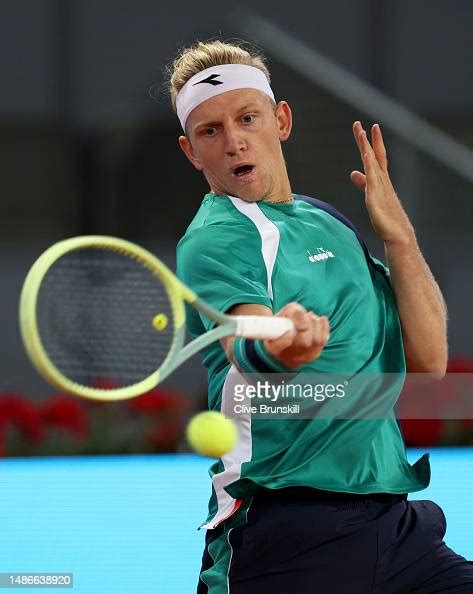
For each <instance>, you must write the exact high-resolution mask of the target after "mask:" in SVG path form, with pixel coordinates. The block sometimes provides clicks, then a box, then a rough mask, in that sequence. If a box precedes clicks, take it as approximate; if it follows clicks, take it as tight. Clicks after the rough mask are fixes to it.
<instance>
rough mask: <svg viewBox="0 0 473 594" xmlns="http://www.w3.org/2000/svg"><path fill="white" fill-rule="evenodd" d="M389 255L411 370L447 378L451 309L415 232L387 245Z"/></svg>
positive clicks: (386, 249)
mask: <svg viewBox="0 0 473 594" xmlns="http://www.w3.org/2000/svg"><path fill="white" fill-rule="evenodd" d="M385 252H386V259H387V263H388V266H389V270H390V276H391V284H392V287H393V290H394V294H395V296H396V302H397V306H398V310H399V317H400V319H401V325H402V332H403V343H404V350H405V355H406V363H407V370H408V371H409V372H411V373H434V374H436V375H439V376H443V375H444V374H445V370H446V367H447V358H448V347H447V308H446V305H445V301H444V299H443V296H442V293H441V291H440V288H439V286H438V284H437V283H436V281H435V279H434V277H433V275H432V273H431V271H430V268H429V267H428V265H427V263H426V261H425V259H424V257H423V255H422V253H421V251H420V249H419V246H418V245H417V241H416V239H415V235H414V233H412V236H411V237H410V238H409V239H406V240H405V241H403V242H396V243H385Z"/></svg>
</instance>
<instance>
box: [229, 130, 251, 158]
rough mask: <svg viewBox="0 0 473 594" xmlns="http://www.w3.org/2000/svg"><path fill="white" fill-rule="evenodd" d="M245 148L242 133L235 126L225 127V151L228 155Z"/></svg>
mask: <svg viewBox="0 0 473 594" xmlns="http://www.w3.org/2000/svg"><path fill="white" fill-rule="evenodd" d="M245 149H246V141H245V138H244V134H243V132H242V131H241V130H239V129H238V128H237V127H235V126H230V127H227V128H226V129H225V152H226V153H227V154H228V155H235V154H237V153H239V152H241V151H243V150H245Z"/></svg>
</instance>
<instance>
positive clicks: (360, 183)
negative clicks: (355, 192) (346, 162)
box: [350, 171, 366, 192]
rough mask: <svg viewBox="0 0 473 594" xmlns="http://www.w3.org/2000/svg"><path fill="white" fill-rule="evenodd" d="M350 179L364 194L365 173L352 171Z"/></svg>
mask: <svg viewBox="0 0 473 594" xmlns="http://www.w3.org/2000/svg"><path fill="white" fill-rule="evenodd" d="M350 179H351V181H352V182H353V183H354V184H355V186H356V187H357V188H358V189H359V190H361V191H362V192H364V191H365V188H366V175H365V174H364V173H361V171H352V172H351V173H350Z"/></svg>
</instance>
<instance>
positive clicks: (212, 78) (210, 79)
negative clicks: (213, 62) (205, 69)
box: [192, 74, 223, 87]
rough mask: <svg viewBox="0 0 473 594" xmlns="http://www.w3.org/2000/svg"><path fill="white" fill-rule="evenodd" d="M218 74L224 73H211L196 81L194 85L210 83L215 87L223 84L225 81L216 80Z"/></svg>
mask: <svg viewBox="0 0 473 594" xmlns="http://www.w3.org/2000/svg"><path fill="white" fill-rule="evenodd" d="M217 76H222V75H221V74H211V75H210V76H208V77H207V78H204V80H199V82H196V83H194V84H193V85H192V86H193V87H195V85H201V84H203V83H208V84H209V85H213V86H214V87H215V86H216V85H223V82H222V81H221V80H215V79H216V78H217Z"/></svg>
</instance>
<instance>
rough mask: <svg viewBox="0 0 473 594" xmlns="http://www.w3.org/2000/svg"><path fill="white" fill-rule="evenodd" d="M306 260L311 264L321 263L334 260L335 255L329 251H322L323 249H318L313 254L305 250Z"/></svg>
mask: <svg viewBox="0 0 473 594" xmlns="http://www.w3.org/2000/svg"><path fill="white" fill-rule="evenodd" d="M307 253H308V258H309V260H310V261H311V262H321V261H322V260H328V259H329V258H335V254H334V253H333V252H331V251H329V250H324V248H323V247H318V248H317V252H316V253H315V254H311V253H310V251H309V250H307Z"/></svg>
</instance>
